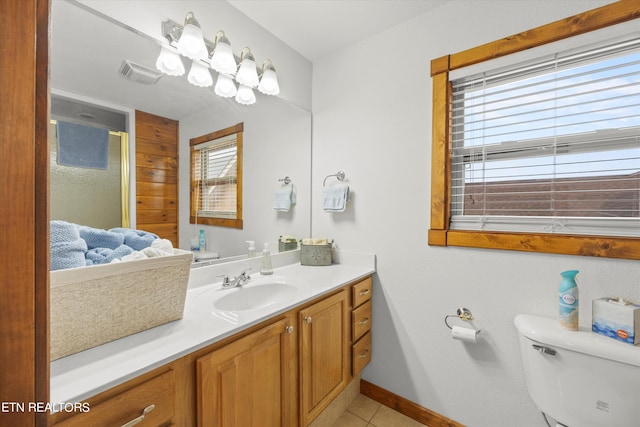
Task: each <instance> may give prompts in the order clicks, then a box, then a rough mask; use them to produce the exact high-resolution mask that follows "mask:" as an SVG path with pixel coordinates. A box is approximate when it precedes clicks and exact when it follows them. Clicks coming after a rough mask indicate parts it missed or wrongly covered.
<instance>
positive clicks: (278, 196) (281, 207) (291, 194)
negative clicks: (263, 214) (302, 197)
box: [273, 184, 296, 212]
mask: <svg viewBox="0 0 640 427" xmlns="http://www.w3.org/2000/svg"><path fill="white" fill-rule="evenodd" d="M295 202H296V190H295V188H294V187H293V184H291V185H287V186H284V187H282V188H279V189H277V190H276V191H275V192H274V193H273V209H274V210H276V211H281V212H289V209H291V205H292V204H295Z"/></svg>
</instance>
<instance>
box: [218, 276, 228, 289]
mask: <svg viewBox="0 0 640 427" xmlns="http://www.w3.org/2000/svg"><path fill="white" fill-rule="evenodd" d="M216 277H222V287H223V288H226V287H229V286H231V282H230V281H229V276H227V275H226V274H221V275H220V276H216Z"/></svg>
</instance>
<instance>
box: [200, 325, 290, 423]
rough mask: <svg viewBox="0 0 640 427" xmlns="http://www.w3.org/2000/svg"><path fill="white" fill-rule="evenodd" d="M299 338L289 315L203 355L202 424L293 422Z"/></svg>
mask: <svg viewBox="0 0 640 427" xmlns="http://www.w3.org/2000/svg"><path fill="white" fill-rule="evenodd" d="M296 338H297V337H296V333H295V327H294V326H293V321H292V320H290V319H289V318H285V319H281V320H278V321H276V322H274V323H271V324H270V325H268V326H265V327H264V328H262V329H260V330H258V331H256V332H253V333H251V334H250V335H247V336H245V337H243V338H240V339H239V340H236V341H234V342H232V343H231V344H227V345H225V346H224V347H222V348H220V349H218V350H215V351H212V352H211V353H209V354H206V355H204V356H201V357H199V358H198V359H197V360H196V371H197V383H196V384H197V399H198V403H197V414H198V426H200V427H209V426H211V427H213V426H215V427H237V426H246V427H251V426H254V427H262V426H264V427H280V426H292V425H295V424H296V423H297V421H295V420H296V418H297V414H296V409H297V406H296V405H295V402H296V396H297V393H296V391H297V389H296V378H297V377H296V363H295V361H296Z"/></svg>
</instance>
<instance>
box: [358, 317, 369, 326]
mask: <svg viewBox="0 0 640 427" xmlns="http://www.w3.org/2000/svg"><path fill="white" fill-rule="evenodd" d="M367 323H369V318H368V317H365V318H364V319H362V320H361V321H359V322H358V325H366V324H367Z"/></svg>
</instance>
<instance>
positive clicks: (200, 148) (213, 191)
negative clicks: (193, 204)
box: [193, 134, 238, 218]
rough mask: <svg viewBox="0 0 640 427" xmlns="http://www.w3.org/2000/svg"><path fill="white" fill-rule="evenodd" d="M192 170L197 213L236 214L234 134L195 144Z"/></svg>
mask: <svg viewBox="0 0 640 427" xmlns="http://www.w3.org/2000/svg"><path fill="white" fill-rule="evenodd" d="M193 148H194V151H195V157H196V158H195V161H194V162H193V165H194V168H195V170H194V171H193V173H194V176H195V177H196V181H197V182H198V190H199V191H198V194H199V197H200V200H199V202H198V211H197V215H198V216H201V217H212V218H235V217H236V198H237V192H236V185H237V171H238V168H237V165H238V146H237V139H236V135H235V134H234V135H230V136H228V137H225V138H221V139H219V140H214V141H208V142H205V143H203V144H199V145H196V146H195V147H193Z"/></svg>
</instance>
